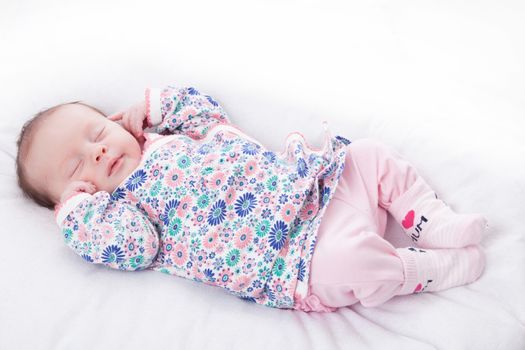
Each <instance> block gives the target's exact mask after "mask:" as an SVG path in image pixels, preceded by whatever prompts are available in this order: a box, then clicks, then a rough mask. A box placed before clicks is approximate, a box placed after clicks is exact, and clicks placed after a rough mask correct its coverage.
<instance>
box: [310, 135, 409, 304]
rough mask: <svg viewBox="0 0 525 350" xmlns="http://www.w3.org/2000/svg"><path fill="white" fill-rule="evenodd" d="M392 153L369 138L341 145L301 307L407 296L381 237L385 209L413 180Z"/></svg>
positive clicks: (392, 251) (400, 270)
mask: <svg viewBox="0 0 525 350" xmlns="http://www.w3.org/2000/svg"><path fill="white" fill-rule="evenodd" d="M418 176H419V175H418V174H417V173H416V171H415V169H414V168H413V167H412V166H411V165H410V164H409V163H408V162H406V161H404V160H403V159H401V158H400V157H399V156H398V155H397V154H396V153H395V152H393V151H392V150H390V149H388V148H387V147H385V146H384V145H382V144H380V143H378V142H376V141H373V140H368V139H366V140H358V141H355V142H353V143H351V144H350V145H349V146H348V149H347V156H346V163H345V169H344V172H343V175H342V177H341V179H340V181H339V184H338V185H337V188H336V191H335V193H334V196H333V198H332V201H331V202H330V204H329V206H328V208H327V209H326V212H325V216H324V217H323V219H322V222H321V226H320V229H319V234H318V240H317V245H316V248H315V250H314V254H313V257H312V265H311V275H310V282H309V283H310V292H309V293H310V294H309V295H308V296H306V297H305V298H304V300H303V307H302V309H303V310H304V311H334V310H335V308H337V307H342V306H349V305H352V304H355V303H358V302H361V304H362V305H363V306H377V305H379V304H381V303H383V302H385V301H387V300H389V299H390V298H392V297H393V296H395V295H400V294H408V293H407V291H405V290H403V288H402V287H403V283H404V281H405V277H404V276H405V274H404V265H403V261H402V259H401V257H400V254H399V253H398V251H397V249H396V248H395V247H394V246H393V245H392V244H390V243H389V242H388V241H386V240H385V239H384V238H383V236H384V233H385V227H386V220H387V211H386V209H388V207H389V206H390V204H391V203H392V201H393V200H395V199H396V198H397V197H399V196H400V195H401V194H403V193H405V192H406V190H407V189H408V188H409V187H410V186H411V185H412V184H414V182H415V181H416V179H417V178H418Z"/></svg>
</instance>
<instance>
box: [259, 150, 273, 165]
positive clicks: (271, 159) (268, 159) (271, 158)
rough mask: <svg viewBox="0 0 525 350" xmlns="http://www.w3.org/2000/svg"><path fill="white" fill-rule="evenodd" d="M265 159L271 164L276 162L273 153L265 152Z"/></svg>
mask: <svg viewBox="0 0 525 350" xmlns="http://www.w3.org/2000/svg"><path fill="white" fill-rule="evenodd" d="M262 155H263V157H264V158H266V160H267V161H268V162H269V163H273V162H275V158H276V157H275V153H273V152H272V151H266V152H264V153H263V154H262Z"/></svg>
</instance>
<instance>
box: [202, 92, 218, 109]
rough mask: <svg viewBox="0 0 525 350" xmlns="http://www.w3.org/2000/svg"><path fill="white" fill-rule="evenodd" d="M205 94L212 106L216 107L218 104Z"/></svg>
mask: <svg viewBox="0 0 525 350" xmlns="http://www.w3.org/2000/svg"><path fill="white" fill-rule="evenodd" d="M205 96H206V99H207V100H208V101H209V102H210V103H211V104H212V105H213V106H214V107H217V106H218V105H219V104H218V103H217V102H215V101H214V100H213V98H211V97H210V96H208V95H205Z"/></svg>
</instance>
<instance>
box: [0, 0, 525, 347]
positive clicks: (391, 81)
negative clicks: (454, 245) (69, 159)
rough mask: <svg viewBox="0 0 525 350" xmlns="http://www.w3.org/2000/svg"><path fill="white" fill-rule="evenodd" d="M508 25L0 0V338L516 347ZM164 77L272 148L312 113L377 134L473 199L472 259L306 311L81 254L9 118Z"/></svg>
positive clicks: (494, 7) (523, 257)
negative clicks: (37, 184)
mask: <svg viewBox="0 0 525 350" xmlns="http://www.w3.org/2000/svg"><path fill="white" fill-rule="evenodd" d="M524 33H525V3H524V2H522V1H517V0H516V1H511V0H503V1H468V0H465V1H452V0H447V1H410V0H403V1H332V0H325V1H321V0H309V1H292V0H282V1H277V0H271V1H234V0H228V1H212V0H208V1H158V0H157V1H147V2H146V1H115V0H114V1H102V0H92V1H84V2H80V1H65V0H60V1H59V0H48V1H6V0H1V2H0V131H1V139H0V145H1V150H2V152H1V153H0V157H1V158H0V160H1V163H0V176H1V180H2V181H1V187H0V189H1V193H0V195H1V207H0V220H1V221H2V222H4V223H5V225H4V228H3V229H2V231H1V232H0V235H1V236H0V241H1V242H2V243H0V246H1V247H3V248H4V249H3V250H2V252H1V253H0V266H1V272H0V275H1V276H2V280H1V281H0V348H3V349H4V348H5V349H8V348H9V349H11V348H28V349H29V348H30V349H37V348H46V349H47V348H49V349H51V348H52V349H66V348H75V349H81V348H110V347H113V348H128V349H129V348H139V347H146V348H148V346H165V347H167V346H171V347H174V348H176V347H178V348H205V347H210V348H211V345H210V344H211V343H210V342H211V341H213V344H215V346H216V347H217V348H221V347H226V346H229V347H233V348H241V347H243V348H244V347H245V346H247V345H248V346H251V347H254V348H268V347H271V346H274V347H275V346H279V347H281V346H282V347H284V346H287V347H290V348H294V347H297V348H298V347H301V348H316V347H321V346H323V348H337V347H341V348H343V347H348V348H349V347H352V348H354V349H359V348H365V347H369V348H384V346H387V344H388V345H389V346H391V347H392V348H396V346H403V347H404V348H405V349H408V348H414V349H423V348H426V347H429V348H433V347H437V348H445V344H446V346H447V348H453V349H461V348H476V349H482V348H485V349H494V348H496V347H498V346H501V347H502V348H505V347H506V348H507V349H518V347H520V346H521V345H523V344H525V340H524V337H525V335H524V334H525V332H523V330H524V329H525V327H524V324H525V300H524V298H523V295H525V254H524V251H525V250H524V249H525V243H524V241H525V232H524V230H525V229H524V227H525V220H524V219H523V215H525V210H524V208H525V204H524V203H525V141H524V140H523V138H524V135H525V99H524V96H525V44H524ZM165 84H176V85H191V86H194V87H196V88H198V89H199V90H201V91H202V92H204V93H207V94H209V95H211V96H212V97H214V98H215V99H216V100H218V101H219V102H220V103H221V104H222V105H223V107H224V108H225V109H226V111H227V112H228V113H229V115H230V117H231V119H232V120H233V122H234V124H236V125H238V126H239V127H241V128H242V129H244V130H245V131H246V132H247V133H249V134H251V135H253V136H254V137H256V138H257V139H259V140H260V141H261V142H262V143H263V144H265V145H267V146H268V147H269V148H273V149H275V150H279V149H280V148H281V147H282V146H283V142H284V138H285V137H286V135H287V134H288V133H289V132H291V131H296V130H298V131H301V132H303V133H304V134H305V136H306V137H307V138H308V139H309V140H311V142H312V144H314V145H319V142H320V140H321V133H320V126H321V121H323V120H327V121H329V123H330V125H331V130H332V131H333V133H334V134H341V135H344V136H346V137H347V138H349V139H357V138H361V137H376V138H379V139H381V140H383V141H385V142H386V143H388V144H390V145H391V146H393V147H394V148H396V149H397V150H398V151H400V152H401V153H402V154H404V155H405V156H406V157H407V158H409V159H410V160H411V161H412V162H413V163H414V164H415V165H416V166H417V167H418V169H419V170H420V172H421V174H422V175H423V176H424V177H425V178H427V179H428V182H429V183H430V184H431V185H432V186H433V187H434V188H435V189H436V191H437V192H438V193H439V194H440V196H441V197H442V198H444V199H445V200H446V201H447V202H448V203H449V204H451V205H452V206H453V207H454V208H455V209H456V210H458V211H463V212H482V213H486V215H487V218H488V219H489V222H490V223H491V230H490V232H488V233H487V235H486V237H485V239H484V242H483V245H484V248H485V249H486V252H487V269H486V271H485V274H484V275H483V276H482V278H481V279H480V280H479V281H478V282H476V283H475V284H473V285H471V286H468V287H464V288H456V289H453V290H450V291H448V292H444V293H440V294H436V295H430V294H429V295H418V296H417V298H416V297H413V298H412V297H404V298H396V300H393V301H391V302H389V303H387V304H386V305H385V306H383V307H381V308H378V309H375V310H369V309H364V308H362V307H360V306H357V307H355V308H352V309H345V310H341V311H339V312H338V313H336V314H333V315H306V314H297V313H292V312H284V311H280V310H270V309H268V310H265V309H263V310H262V309H261V308H255V309H254V307H253V306H252V305H246V304H245V303H242V302H239V301H237V300H235V299H233V297H228V296H225V295H224V294H222V293H221V292H218V291H215V290H211V289H208V288H207V289H204V292H203V289H201V288H199V287H197V286H195V285H194V284H192V283H190V282H187V281H180V280H177V281H176V282H174V279H173V278H172V277H170V276H163V275H160V274H154V273H138V274H136V275H133V276H130V274H121V273H119V272H117V271H114V272H113V271H107V270H104V269H101V268H96V267H92V266H84V265H85V264H84V263H83V262H81V260H80V259H78V258H77V257H76V256H74V254H73V253H72V252H70V251H68V250H66V249H67V248H66V247H65V246H64V245H63V243H62V242H61V238H60V235H59V232H58V229H57V227H56V226H55V224H54V222H53V217H52V214H51V212H49V211H47V210H45V209H42V208H38V207H36V206H35V205H33V204H32V203H30V202H29V201H27V200H26V199H24V198H22V195H21V193H20V190H19V189H18V188H17V187H16V177H15V175H14V174H15V173H14V162H13V159H14V156H15V154H16V147H15V143H14V142H15V140H16V136H17V134H18V131H19V129H20V126H21V125H22V124H23V122H24V121H25V120H27V119H28V118H29V117H31V116H32V115H33V114H35V113H36V112H38V111H39V110H42V109H44V108H47V107H50V106H52V105H54V104H58V103H63V102H67V101H73V100H83V101H85V102H87V103H90V104H93V105H95V106H97V107H99V108H101V109H102V110H103V111H105V112H106V113H113V112H116V111H118V110H121V109H123V108H126V107H127V106H129V105H131V104H133V103H135V102H137V101H138V100H139V99H141V98H143V91H144V88H145V87H162V86H164V85H165ZM389 229H390V231H391V232H394V233H395V232H396V230H397V229H396V228H395V226H394V225H392V224H390V225H389ZM397 233H399V231H397ZM390 234H391V235H394V236H395V234H392V233H390ZM392 240H394V241H397V242H398V243H399V244H402V243H403V239H402V238H399V237H398V238H396V237H393V238H392ZM405 243H406V242H405ZM469 293H470V294H469ZM137 295H140V296H144V298H143V299H142V298H141V299H140V300H141V302H140V303H137V302H136V299H133V298H136V296H137ZM181 295H183V296H184V298H182V297H180V296H181ZM411 298H412V299H411ZM130 305H132V306H130ZM232 310H235V311H232ZM117 311H118V312H117ZM181 311H182V312H181ZM452 319H456V320H457V321H455V323H454V322H453V321H451V320H452ZM407 320H408V321H410V320H417V322H414V323H410V322H408V321H407ZM407 322H408V323H407ZM170 334H174V335H177V336H176V337H171V336H169V335H170ZM520 341H521V342H520ZM15 345H16V346H15Z"/></svg>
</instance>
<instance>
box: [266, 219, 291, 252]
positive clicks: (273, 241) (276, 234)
mask: <svg viewBox="0 0 525 350" xmlns="http://www.w3.org/2000/svg"><path fill="white" fill-rule="evenodd" d="M287 234H288V226H287V225H286V224H285V223H284V221H281V220H278V221H277V222H276V223H275V225H273V227H272V230H271V231H270V246H271V247H272V248H273V249H275V250H281V248H282V247H283V246H284V242H286V236H287Z"/></svg>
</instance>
